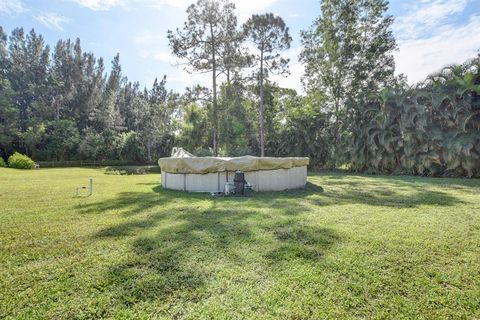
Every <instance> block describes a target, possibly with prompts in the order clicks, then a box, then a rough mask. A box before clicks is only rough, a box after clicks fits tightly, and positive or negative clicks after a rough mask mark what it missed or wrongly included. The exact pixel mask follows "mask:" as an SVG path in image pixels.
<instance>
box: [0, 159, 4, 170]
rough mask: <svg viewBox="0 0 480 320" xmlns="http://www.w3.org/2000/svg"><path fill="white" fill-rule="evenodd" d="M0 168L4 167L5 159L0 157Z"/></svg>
mask: <svg viewBox="0 0 480 320" xmlns="http://www.w3.org/2000/svg"><path fill="white" fill-rule="evenodd" d="M0 168H5V161H4V160H3V158H2V157H0Z"/></svg>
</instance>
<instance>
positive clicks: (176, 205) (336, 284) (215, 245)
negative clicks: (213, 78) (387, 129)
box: [0, 168, 480, 319]
mask: <svg viewBox="0 0 480 320" xmlns="http://www.w3.org/2000/svg"><path fill="white" fill-rule="evenodd" d="M89 177H93V178H94V195H93V196H91V197H74V189H75V187H76V186H79V185H87V184H88V178H89ZM159 179H160V175H159V174H148V175H137V176H120V175H107V174H104V170H102V169H40V170H34V171H17V170H13V169H2V168H0V183H1V186H0V188H1V189H0V204H1V205H0V318H2V319H3V318H7V319H19V318H20V319H35V318H38V319H44V318H53V319H75V318H85V319H86V318H90V319H97V318H119V319H142V318H144V319H152V318H166V319H169V318H174V319H183V318H187V319H202V318H203V319H212V318H215V319H245V318H250V319H326V318H329V319H338V318H344V319H348V318H378V319H385V318H394V319H401V318H409V319H422V318H424V319H442V318H450V319H460V318H466V319H468V318H470V319H471V318H473V319H475V318H476V319H478V318H480V181H479V180H463V179H432V178H413V177H387V176H357V175H347V174H342V173H328V172H327V173H319V174H311V175H310V176H309V179H308V180H309V185H308V187H307V189H306V190H302V191H292V192H283V193H264V194H255V196H254V197H253V198H249V199H244V198H212V197H211V196H210V195H206V194H187V193H181V192H174V191H166V190H163V189H162V188H161V187H160V186H159Z"/></svg>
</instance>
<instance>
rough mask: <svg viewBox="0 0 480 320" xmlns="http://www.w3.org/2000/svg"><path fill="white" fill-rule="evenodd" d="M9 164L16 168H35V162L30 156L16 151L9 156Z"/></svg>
mask: <svg viewBox="0 0 480 320" xmlns="http://www.w3.org/2000/svg"><path fill="white" fill-rule="evenodd" d="M8 166H9V167H10V168H15V169H33V168H35V162H33V160H32V159H30V158H29V157H28V156H26V155H24V154H21V153H18V152H15V153H14V154H12V155H11V156H10V157H9V158H8Z"/></svg>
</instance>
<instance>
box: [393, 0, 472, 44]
mask: <svg viewBox="0 0 480 320" xmlns="http://www.w3.org/2000/svg"><path fill="white" fill-rule="evenodd" d="M469 1H470V0H424V1H418V2H417V3H415V4H413V5H411V6H408V7H407V10H408V11H409V12H411V13H409V14H407V15H404V16H401V17H398V18H397V20H396V23H395V26H394V29H395V33H396V34H397V38H398V39H399V40H400V41H402V40H405V39H412V38H421V37H425V36H426V35H427V36H428V35H429V34H430V33H431V32H436V31H437V30H438V29H439V28H443V27H444V26H445V25H446V24H448V23H449V22H450V19H451V18H452V17H453V16H454V15H455V14H458V13H461V12H463V11H464V9H465V7H466V6H467V5H468V2H469Z"/></svg>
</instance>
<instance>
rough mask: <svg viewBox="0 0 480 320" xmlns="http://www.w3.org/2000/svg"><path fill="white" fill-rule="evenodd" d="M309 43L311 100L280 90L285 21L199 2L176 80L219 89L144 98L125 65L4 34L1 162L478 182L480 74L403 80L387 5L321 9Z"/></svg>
mask: <svg viewBox="0 0 480 320" xmlns="http://www.w3.org/2000/svg"><path fill="white" fill-rule="evenodd" d="M320 10H321V13H320V15H319V17H318V18H317V19H315V21H314V22H313V24H312V25H311V27H310V28H309V29H308V30H305V31H303V32H302V33H301V35H300V36H301V42H302V51H301V53H300V56H299V60H300V61H301V63H302V64H303V66H304V74H303V77H302V83H303V86H304V88H305V92H306V94H299V93H297V92H295V90H292V89H286V88H281V87H279V86H278V84H276V83H275V82H273V81H272V80H271V75H288V65H289V60H288V59H287V58H286V57H285V50H287V49H289V48H290V45H291V42H292V38H291V35H290V32H289V29H288V27H287V26H286V24H285V21H284V20H283V19H282V18H281V17H279V16H276V15H274V14H271V13H266V14H261V15H253V16H252V17H250V18H249V19H248V20H247V21H246V22H245V23H244V24H243V25H238V20H237V17H236V14H235V5H234V4H233V3H231V2H229V1H228V0H217V1H211V0H198V1H197V2H196V3H194V4H192V5H191V6H189V7H188V9H187V20H186V21H185V23H184V24H183V26H182V27H179V28H178V29H176V30H171V31H169V32H168V34H167V41H168V43H169V45H170V49H171V52H172V55H174V56H175V57H177V58H178V60H179V67H183V68H185V70H186V71H188V72H192V73H208V74H209V75H210V76H211V85H210V86H209V87H203V86H200V85H197V86H194V87H190V88H186V89H185V92H184V93H182V94H179V93H175V92H172V91H169V90H168V89H167V82H166V81H167V77H161V78H160V79H159V80H155V82H154V84H153V86H152V88H151V89H146V88H140V85H139V83H138V82H131V81H129V80H128V79H127V78H126V77H125V76H124V75H123V74H122V71H121V65H120V61H119V56H118V55H117V56H115V57H114V59H113V61H112V63H111V69H110V70H109V72H108V73H107V71H106V68H105V66H104V62H103V60H102V59H101V58H96V57H95V56H94V55H93V54H92V53H87V52H83V51H82V49H81V45H80V40H78V39H77V40H76V41H70V40H60V41H59V42H58V43H57V44H56V46H55V47H54V48H53V50H51V49H50V48H49V46H48V45H45V43H44V40H43V38H42V37H41V36H40V35H37V34H36V33H35V31H33V30H32V31H31V32H30V33H28V34H25V32H24V30H23V29H21V28H18V29H15V30H13V31H12V34H11V35H10V36H9V37H7V35H6V34H5V33H4V32H3V30H2V29H0V59H1V60H0V123H1V126H0V152H1V153H2V156H4V157H5V156H8V155H9V154H11V153H12V152H13V151H14V150H17V151H21V152H24V153H27V154H28V155H31V156H33V157H34V158H35V159H38V160H50V159H56V160H71V159H95V160H97V159H121V160H130V161H139V162H150V161H155V160H156V159H157V158H158V157H161V156H166V155H168V154H169V151H170V149H171V148H172V147H173V146H174V145H176V146H182V147H184V148H186V149H187V150H189V151H192V152H193V153H194V154H196V155H199V156H202V155H228V156H238V155H245V154H254V155H260V156H264V155H267V156H308V157H310V158H311V163H312V167H315V168H336V167H346V168H350V169H352V170H355V171H359V172H371V173H405V174H419V175H451V176H479V175H480V98H479V96H480V71H479V69H480V62H479V58H478V57H477V58H474V59H472V60H469V61H467V62H465V63H464V64H461V65H454V66H447V67H445V68H443V69H441V71H439V72H438V73H436V74H432V75H430V76H429V77H428V78H427V79H426V80H425V81H424V82H422V83H418V84H416V85H414V86H409V85H407V81H406V78H405V77H404V76H402V75H400V76H395V62H394V58H393V53H394V51H395V50H397V44H396V41H395V38H394V35H393V32H392V24H393V21H394V18H393V17H392V16H391V15H389V14H388V13H387V11H388V1H385V0H354V1H348V2H345V1H339V0H323V1H322V2H321V7H320Z"/></svg>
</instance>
